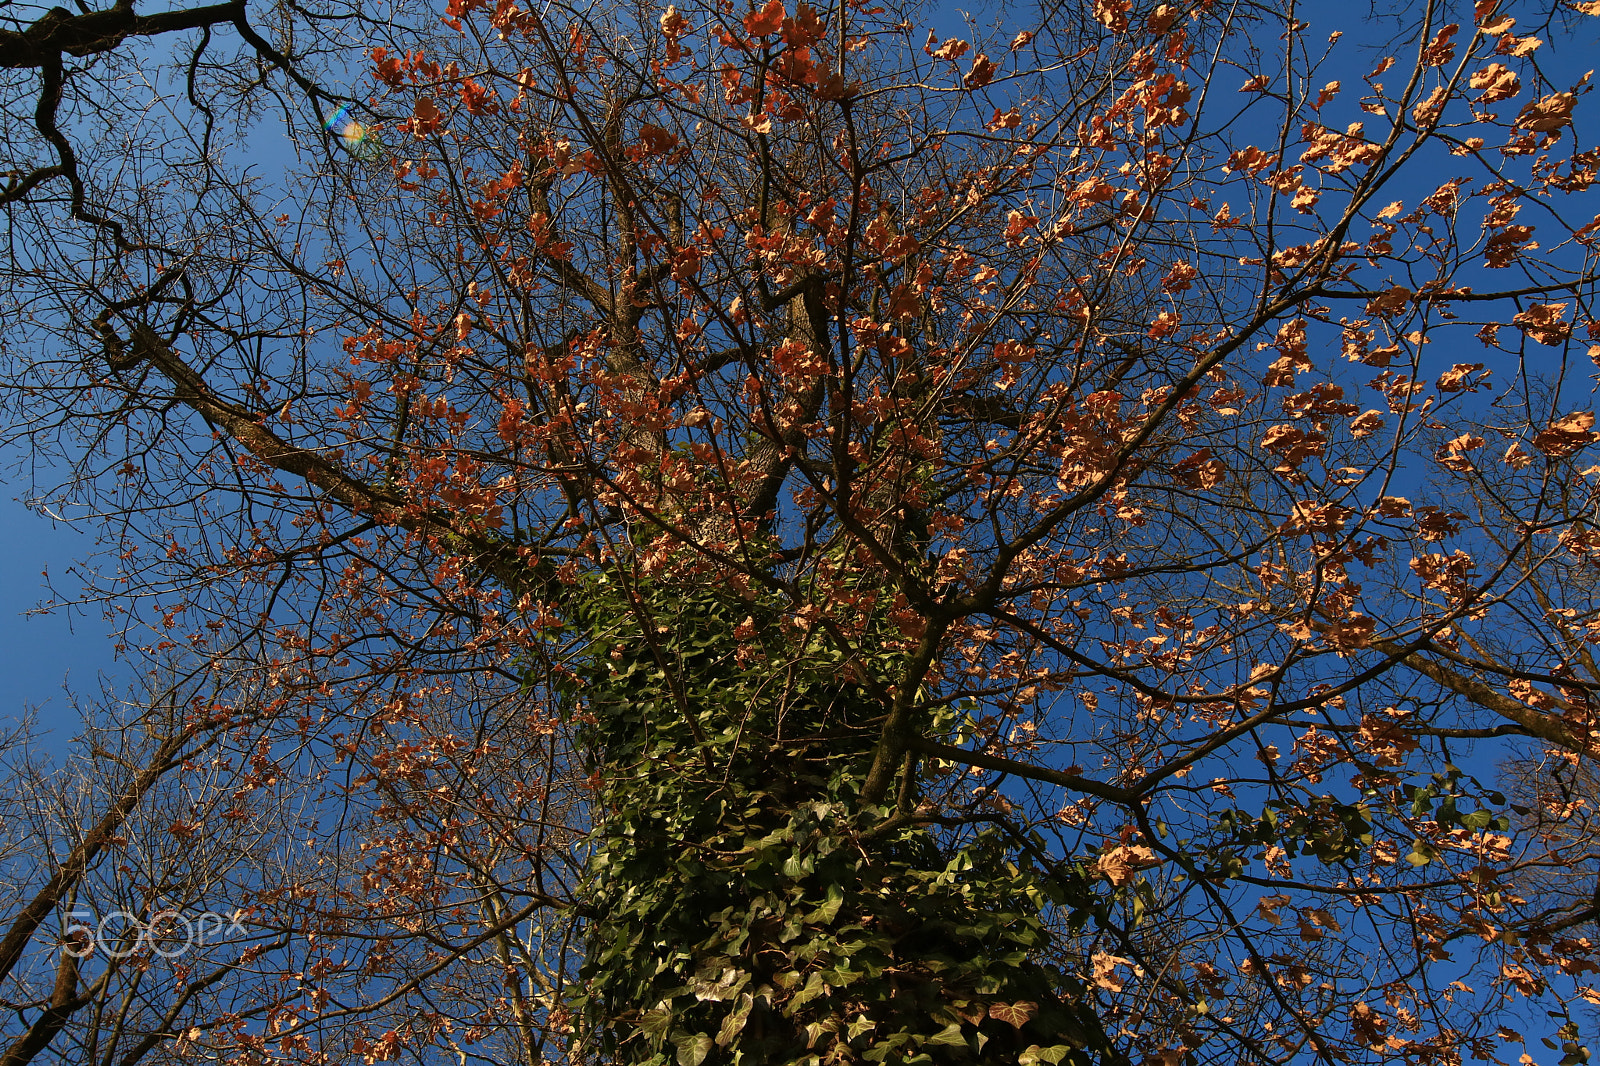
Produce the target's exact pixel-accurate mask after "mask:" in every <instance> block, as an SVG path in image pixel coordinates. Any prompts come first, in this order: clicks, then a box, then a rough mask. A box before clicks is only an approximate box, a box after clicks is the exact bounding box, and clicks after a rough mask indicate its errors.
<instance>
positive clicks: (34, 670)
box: [0, 480, 116, 754]
mask: <svg viewBox="0 0 1600 1066" xmlns="http://www.w3.org/2000/svg"><path fill="white" fill-rule="evenodd" d="M0 487H3V492H0V561H3V562H0V676H3V677H4V678H5V682H6V683H5V685H4V686H3V688H0V693H3V694H0V719H13V718H18V717H20V716H21V715H22V714H23V712H24V710H25V709H26V708H28V707H30V706H31V707H34V708H36V709H37V713H38V721H39V725H40V726H41V727H43V728H44V729H47V730H49V731H50V736H49V737H48V738H47V739H46V742H45V744H44V750H45V751H48V752H50V753H52V754H59V753H60V752H61V751H62V750H63V748H64V747H65V744H66V742H67V741H68V740H70V739H71V737H72V736H73V735H74V734H75V733H76V732H77V725H78V722H77V716H76V714H75V712H74V711H73V709H72V704H71V701H70V700H69V698H68V697H67V694H66V692H65V691H64V690H63V687H62V686H63V683H64V682H69V681H70V683H71V684H72V687H73V688H74V689H75V690H76V691H77V692H79V693H80V694H81V695H84V696H89V695H92V694H93V693H95V692H96V691H98V689H99V682H98V676H99V675H100V674H101V673H103V672H114V671H115V670H116V664H115V663H114V662H113V658H112V641H111V639H110V638H109V637H108V636H107V626H106V623H105V622H104V621H103V620H102V618H101V616H100V613H99V612H98V611H97V610H94V611H91V612H90V613H89V614H87V615H85V614H84V613H83V612H82V611H81V610H77V609H75V610H73V611H72V612H70V613H69V612H67V611H64V610H63V611H56V612H53V613H51V614H36V613H30V612H31V611H32V609H33V608H34V607H36V606H38V605H39V604H40V603H41V602H44V601H46V600H47V599H48V598H49V595H50V592H49V589H47V588H46V587H45V577H44V571H46V570H48V571H49V574H50V577H51V579H52V580H53V581H54V582H55V583H56V586H57V588H58V589H62V590H65V589H67V588H71V587H72V583H71V575H70V573H69V570H70V568H71V566H72V564H73V563H74V562H77V561H81V560H82V559H83V558H84V557H86V556H87V555H89V554H90V551H91V549H92V548H93V546H94V541H93V537H92V536H90V535H89V534H87V533H83V532H79V531H77V530H74V529H72V528H71V527H69V526H66V525H63V524H61V523H59V522H51V521H50V520H49V519H48V518H45V517H43V516H41V515H38V514H34V513H33V512H31V511H29V510H28V509H27V508H26V507H24V506H23V504H22V502H21V499H20V498H21V497H23V496H25V495H26V494H27V492H28V489H29V486H28V485H27V484H25V483H23V482H19V481H13V480H8V481H5V482H3V483H0Z"/></svg>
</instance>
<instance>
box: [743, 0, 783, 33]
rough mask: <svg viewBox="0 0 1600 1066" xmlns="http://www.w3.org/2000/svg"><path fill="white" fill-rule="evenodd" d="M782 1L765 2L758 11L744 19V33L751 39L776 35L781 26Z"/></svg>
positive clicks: (769, 0)
mask: <svg viewBox="0 0 1600 1066" xmlns="http://www.w3.org/2000/svg"><path fill="white" fill-rule="evenodd" d="M783 15H784V11H783V0H767V5H766V6H765V7H763V8H762V9H761V10H760V11H752V12H750V14H748V15H746V16H745V17H744V31H745V32H746V33H748V34H749V35H750V36H752V37H766V36H769V35H770V34H774V33H777V32H778V30H779V29H780V28H782V26H783Z"/></svg>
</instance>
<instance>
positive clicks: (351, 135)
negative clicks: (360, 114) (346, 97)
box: [322, 104, 379, 159]
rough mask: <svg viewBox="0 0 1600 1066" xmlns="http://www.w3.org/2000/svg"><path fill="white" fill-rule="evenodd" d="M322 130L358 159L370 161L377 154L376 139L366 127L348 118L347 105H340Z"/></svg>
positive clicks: (348, 109) (348, 106) (348, 108)
mask: <svg viewBox="0 0 1600 1066" xmlns="http://www.w3.org/2000/svg"><path fill="white" fill-rule="evenodd" d="M322 128H323V129H325V130H327V131H328V132H329V133H331V134H333V135H334V136H335V137H337V138H338V139H339V143H340V144H342V145H343V146H344V149H345V151H347V152H349V153H350V154H351V155H353V156H355V157H356V158H358V159H370V158H371V157H372V156H374V155H376V154H377V151H378V147H379V146H378V139H377V137H375V136H374V135H373V134H372V131H370V130H368V129H367V127H365V126H363V125H362V124H361V123H359V122H357V121H355V120H354V119H352V118H351V117H350V105H349V104H340V105H339V108H338V110H336V111H335V112H334V113H333V114H332V115H329V116H328V120H327V121H326V122H324V123H323V124H322Z"/></svg>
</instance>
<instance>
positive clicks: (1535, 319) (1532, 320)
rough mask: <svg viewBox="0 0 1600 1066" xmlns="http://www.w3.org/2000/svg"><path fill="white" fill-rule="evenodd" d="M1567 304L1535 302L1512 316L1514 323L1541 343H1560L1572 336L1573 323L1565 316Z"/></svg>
mask: <svg viewBox="0 0 1600 1066" xmlns="http://www.w3.org/2000/svg"><path fill="white" fill-rule="evenodd" d="M1566 311H1567V305H1566V304H1565V303H1558V304H1534V305H1533V306H1532V307H1529V308H1528V309H1527V310H1525V311H1522V312H1521V313H1519V314H1517V315H1516V316H1515V317H1514V318H1512V320H1511V322H1512V324H1513V325H1515V326H1517V327H1519V328H1520V329H1521V330H1522V332H1523V333H1526V334H1527V335H1528V337H1529V339H1531V340H1534V341H1537V342H1538V343H1540V344H1548V345H1551V346H1555V345H1559V344H1561V343H1562V342H1563V341H1565V340H1566V339H1567V338H1568V337H1570V336H1572V323H1570V322H1568V321H1567V320H1566V318H1565V315H1566Z"/></svg>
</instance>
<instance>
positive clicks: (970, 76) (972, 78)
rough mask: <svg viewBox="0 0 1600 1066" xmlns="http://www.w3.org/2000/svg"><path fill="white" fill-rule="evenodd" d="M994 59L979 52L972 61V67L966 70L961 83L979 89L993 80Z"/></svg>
mask: <svg viewBox="0 0 1600 1066" xmlns="http://www.w3.org/2000/svg"><path fill="white" fill-rule="evenodd" d="M994 72H995V65H994V61H993V60H991V59H990V58H989V57H988V56H986V55H983V54H982V53H979V55H978V57H977V58H976V59H974V60H973V61H972V69H971V70H969V71H967V76H966V77H965V78H963V79H962V84H963V85H965V86H966V87H967V88H969V89H981V88H983V86H985V85H988V84H989V82H991V81H992V80H994Z"/></svg>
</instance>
